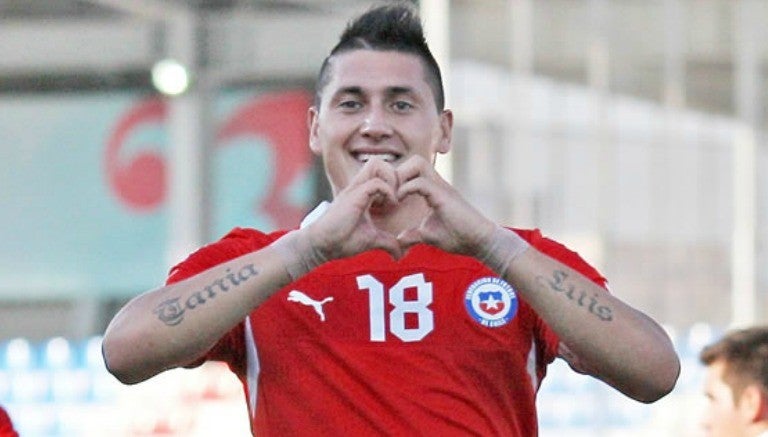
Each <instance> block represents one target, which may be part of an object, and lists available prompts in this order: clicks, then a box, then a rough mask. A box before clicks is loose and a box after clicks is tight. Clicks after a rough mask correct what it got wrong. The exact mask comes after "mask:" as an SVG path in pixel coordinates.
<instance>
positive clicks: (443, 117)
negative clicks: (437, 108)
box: [437, 109, 453, 153]
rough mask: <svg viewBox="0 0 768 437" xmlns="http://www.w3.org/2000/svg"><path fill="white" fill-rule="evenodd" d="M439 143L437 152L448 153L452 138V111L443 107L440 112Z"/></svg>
mask: <svg viewBox="0 0 768 437" xmlns="http://www.w3.org/2000/svg"><path fill="white" fill-rule="evenodd" d="M440 132H441V136H440V143H439V144H438V145H437V153H448V152H449V151H450V150H451V140H452V139H453V112H451V110H450V109H444V110H443V112H442V113H441V114H440Z"/></svg>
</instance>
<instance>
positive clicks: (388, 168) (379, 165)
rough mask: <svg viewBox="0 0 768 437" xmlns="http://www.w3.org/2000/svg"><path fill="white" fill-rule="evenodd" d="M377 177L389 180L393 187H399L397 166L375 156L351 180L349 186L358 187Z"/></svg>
mask: <svg viewBox="0 0 768 437" xmlns="http://www.w3.org/2000/svg"><path fill="white" fill-rule="evenodd" d="M376 178H378V179H381V180H383V181H385V182H387V183H388V184H389V185H391V186H392V187H393V188H395V187H397V176H396V174H395V168H394V167H393V166H392V164H389V163H387V162H386V161H384V160H383V159H381V158H375V157H374V158H371V159H370V160H369V161H368V162H366V163H365V165H363V168H361V169H360V171H359V172H358V173H357V174H356V175H355V176H354V177H353V178H352V180H351V181H350V182H349V186H350V187H356V186H359V185H361V184H363V183H365V182H366V181H368V180H370V179H376Z"/></svg>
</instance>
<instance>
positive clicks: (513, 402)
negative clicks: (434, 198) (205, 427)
mask: <svg viewBox="0 0 768 437" xmlns="http://www.w3.org/2000/svg"><path fill="white" fill-rule="evenodd" d="M515 231H516V232H517V233H518V234H519V235H521V236H522V237H523V238H525V239H526V240H527V241H529V242H530V243H531V244H532V245H533V246H534V247H536V248H537V249H538V250H539V251H541V252H543V253H546V254H547V255H549V256H551V257H553V258H555V259H557V260H559V261H560V262H563V263H564V264H566V265H568V266H570V267H572V268H574V269H576V270H577V271H579V272H581V273H582V274H584V275H585V276H587V277H588V278H590V279H592V280H593V281H594V282H596V283H598V284H599V285H601V286H603V285H604V282H605V280H604V278H602V276H600V274H599V273H598V272H597V271H596V270H595V269H593V268H592V267H591V266H589V265H588V264H587V263H586V262H584V261H583V260H582V259H581V258H580V257H579V256H578V254H576V253H575V252H572V251H570V250H568V249H567V248H565V247H564V246H562V245H560V244H559V243H556V242H554V241H552V240H549V239H546V238H544V237H542V236H541V234H540V232H539V231H538V230H515ZM284 233H285V232H276V233H272V234H264V233H261V232H258V231H256V230H251V229H240V228H237V229H234V230H233V231H231V232H230V233H229V234H228V235H227V236H225V237H224V238H223V239H222V240H220V241H218V242H216V243H213V244H211V245H209V246H206V247H204V248H202V249H200V250H199V251H197V252H196V253H194V254H193V255H191V256H190V257H189V258H188V259H187V260H186V261H184V262H183V263H181V264H179V265H178V266H176V267H175V268H174V269H173V270H172V277H171V278H169V282H177V281H179V280H181V279H184V278H187V277H189V276H192V275H194V274H196V273H199V272H201V271H203V270H206V269H208V268H210V267H212V266H214V265H217V264H220V263H222V262H224V261H227V260H230V259H233V258H236V257H238V256H240V255H243V254H245V253H248V252H251V251H255V250H258V249H260V248H262V247H264V246H266V245H268V244H270V243H271V242H273V241H274V240H276V239H277V238H279V237H280V236H282V235H283V234H284ZM558 343H559V341H558V338H557V336H556V335H555V333H554V332H553V331H552V330H551V329H550V328H549V327H548V326H547V325H546V324H545V323H544V322H543V321H542V319H541V318H540V317H539V316H538V315H537V314H536V313H535V312H534V311H533V310H532V309H531V308H530V307H529V306H528V305H527V304H526V303H525V302H524V301H522V300H521V299H520V297H519V295H518V294H517V293H516V292H515V290H514V289H513V288H512V287H511V286H510V285H509V284H507V283H506V282H505V281H504V280H502V279H500V278H499V277H498V275H496V274H495V273H494V272H493V271H491V270H490V269H488V268H487V267H486V266H484V265H483V264H481V263H480V262H478V261H477V260H475V259H474V258H470V257H465V256H459V255H454V254H450V253H447V252H444V251H442V250H440V249H437V248H435V247H433V246H429V245H424V244H422V245H416V246H414V247H412V248H411V249H410V250H409V252H408V253H407V254H406V255H405V256H404V257H403V258H402V259H401V260H399V261H395V260H394V259H392V258H391V257H390V256H389V255H388V254H387V253H386V252H384V251H380V250H374V251H369V252H365V253H363V254H360V255H357V256H355V257H351V258H347V259H343V260H337V261H332V262H329V263H326V264H324V265H322V266H320V267H318V268H316V269H315V270H313V271H312V272H310V273H309V274H307V275H305V276H304V277H302V278H300V279H299V280H298V281H296V282H294V283H291V284H289V285H288V286H286V287H285V288H283V289H281V290H279V291H278V292H276V293H275V294H274V295H272V296H271V297H270V298H269V299H268V300H267V301H265V302H264V303H263V304H262V305H260V306H259V307H257V308H256V309H255V310H254V311H253V312H252V313H251V314H250V316H249V317H248V318H247V319H246V320H244V321H243V322H241V323H240V324H239V325H237V326H235V327H234V328H233V329H232V330H231V331H230V332H229V334H227V335H226V336H225V337H223V338H222V339H221V340H220V341H219V342H218V343H217V345H216V346H215V347H214V348H213V349H212V350H211V351H210V352H209V353H208V354H207V355H206V357H205V359H209V360H221V361H225V362H227V363H228V364H229V367H230V369H232V371H233V372H234V373H235V374H236V375H237V377H238V378H239V379H240V381H241V382H242V383H243V387H244V389H245V395H246V399H247V402H248V407H249V413H250V418H251V429H252V431H253V433H254V434H255V435H259V436H268V435H275V436H284V435H291V436H296V435H313V436H316V435H425V434H430V435H442V436H444V435H467V434H475V435H484V436H486V435H504V436H525V437H528V436H533V435H536V434H537V432H538V431H537V418H536V408H535V398H536V391H537V390H538V387H539V383H540V382H541V379H542V378H543V377H544V374H545V372H546V365H547V364H549V363H550V362H552V360H553V359H554V358H555V356H556V354H557V348H558ZM201 362H202V361H201Z"/></svg>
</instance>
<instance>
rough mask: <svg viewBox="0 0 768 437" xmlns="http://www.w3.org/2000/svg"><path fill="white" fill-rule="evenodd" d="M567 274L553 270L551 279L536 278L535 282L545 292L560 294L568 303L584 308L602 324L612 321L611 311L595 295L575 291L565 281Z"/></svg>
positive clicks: (571, 284)
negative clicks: (602, 322)
mask: <svg viewBox="0 0 768 437" xmlns="http://www.w3.org/2000/svg"><path fill="white" fill-rule="evenodd" d="M567 279H568V273H566V272H564V271H562V270H555V271H554V272H552V277H550V278H545V277H543V276H537V277H536V280H537V281H539V284H541V285H542V286H543V287H545V288H546V289H547V290H550V291H554V292H555V293H562V294H563V295H565V296H566V297H567V298H568V299H569V300H570V301H572V302H573V303H575V304H576V305H578V306H580V307H582V308H585V309H586V310H587V311H589V313H590V314H593V315H594V316H595V317H597V318H598V319H600V320H602V321H604V322H610V321H611V320H613V310H611V308H610V307H608V306H606V305H602V304H601V303H600V300H599V295H598V294H597V293H592V295H591V296H590V295H589V293H587V292H586V291H585V290H578V291H577V290H576V286H575V285H574V284H573V283H571V282H568V281H567Z"/></svg>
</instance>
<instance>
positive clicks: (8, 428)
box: [0, 407, 19, 437]
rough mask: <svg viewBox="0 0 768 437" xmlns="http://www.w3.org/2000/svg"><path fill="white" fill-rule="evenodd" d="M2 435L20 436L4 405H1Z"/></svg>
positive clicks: (4, 436)
mask: <svg viewBox="0 0 768 437" xmlns="http://www.w3.org/2000/svg"><path fill="white" fill-rule="evenodd" d="M0 437H19V434H17V433H16V430H14V429H13V423H12V422H11V418H10V417H9V416H8V413H7V412H6V411H5V409H4V408H3V407H0Z"/></svg>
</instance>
